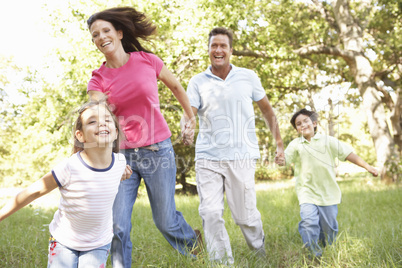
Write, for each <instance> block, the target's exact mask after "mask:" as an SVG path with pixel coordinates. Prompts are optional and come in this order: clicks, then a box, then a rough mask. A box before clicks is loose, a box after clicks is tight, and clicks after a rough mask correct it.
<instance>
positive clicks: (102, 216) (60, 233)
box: [0, 102, 131, 268]
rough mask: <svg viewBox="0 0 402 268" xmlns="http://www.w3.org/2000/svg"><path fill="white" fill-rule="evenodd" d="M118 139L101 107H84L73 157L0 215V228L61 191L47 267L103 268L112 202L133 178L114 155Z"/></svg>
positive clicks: (113, 121) (110, 117) (115, 123)
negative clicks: (18, 213)
mask: <svg viewBox="0 0 402 268" xmlns="http://www.w3.org/2000/svg"><path fill="white" fill-rule="evenodd" d="M119 133H120V132H119V125H118V121H117V119H116V117H115V116H114V115H113V113H111V111H110V110H109V108H108V107H107V105H106V104H105V103H104V102H89V103H87V104H85V105H83V106H82V107H81V108H80V110H79V116H78V118H77V120H76V122H75V127H74V137H75V138H74V149H73V154H72V155H71V156H70V157H69V158H68V159H65V160H64V161H63V162H61V163H60V164H58V165H57V166H56V167H55V168H54V169H53V170H52V171H51V172H49V173H47V174H46V175H45V176H43V177H42V178H41V179H40V180H39V181H37V182H35V183H33V184H32V185H31V186H29V187H28V188H26V189H25V190H23V191H22V192H20V193H19V194H18V195H17V196H15V197H14V198H13V199H12V200H10V201H9V202H8V203H7V204H6V205H5V206H4V207H3V208H2V209H1V210H0V222H1V221H2V220H4V219H5V218H7V217H8V216H10V215H11V214H13V213H14V212H16V211H18V210H19V209H21V208H23V207H24V206H26V205H28V204H29V203H31V202H32V201H33V200H35V199H36V198H38V197H41V196H42V195H45V194H47V193H49V192H50V191H52V190H53V189H55V188H57V187H59V190H60V193H61V198H60V204H59V207H58V210H57V211H56V213H55V214H54V217H53V220H52V222H51V223H50V225H49V230H50V233H51V239H50V245H49V256H48V267H85V268H87V267H97V268H98V267H106V261H107V258H108V255H109V249H110V243H111V241H112V237H113V227H112V222H113V221H112V206H113V201H114V199H115V196H116V193H117V190H118V186H119V183H120V179H126V178H128V177H130V175H131V170H130V168H129V166H126V159H125V157H124V155H122V154H119V153H118V152H119ZM125 170H126V172H125Z"/></svg>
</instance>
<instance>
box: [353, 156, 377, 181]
mask: <svg viewBox="0 0 402 268" xmlns="http://www.w3.org/2000/svg"><path fill="white" fill-rule="evenodd" d="M346 160H348V161H350V162H352V163H353V164H355V165H358V166H360V167H362V168H365V169H366V170H367V171H368V172H370V173H371V174H373V176H375V177H377V176H378V171H377V170H376V169H375V168H373V167H372V166H370V165H369V164H367V163H366V161H364V160H363V159H361V157H360V156H358V155H357V154H355V153H350V154H349V155H348V156H347V157H346Z"/></svg>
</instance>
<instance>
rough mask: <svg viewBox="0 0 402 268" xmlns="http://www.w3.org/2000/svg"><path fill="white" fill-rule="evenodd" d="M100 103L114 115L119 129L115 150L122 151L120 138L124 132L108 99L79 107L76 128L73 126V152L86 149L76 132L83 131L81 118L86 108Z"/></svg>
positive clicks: (114, 144)
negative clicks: (108, 103)
mask: <svg viewBox="0 0 402 268" xmlns="http://www.w3.org/2000/svg"><path fill="white" fill-rule="evenodd" d="M98 105H103V106H105V108H106V110H107V111H109V113H110V114H111V115H112V118H113V122H114V124H115V126H116V129H117V139H116V140H115V141H114V142H113V152H114V153H118V152H119V151H120V140H121V138H122V137H121V133H122V132H121V131H120V124H119V121H118V120H117V117H116V116H115V115H114V114H113V112H112V111H111V109H110V107H109V106H108V105H107V102H106V100H100V101H89V102H87V103H85V104H84V105H82V106H81V107H80V108H79V109H78V117H77V119H76V120H75V123H74V128H73V137H74V147H73V150H72V154H75V153H77V152H80V151H82V150H84V144H83V143H82V142H80V141H79V140H78V139H77V137H76V136H75V132H76V131H77V130H80V131H82V118H81V115H82V113H83V112H85V111H86V110H88V109H89V108H92V107H94V106H98Z"/></svg>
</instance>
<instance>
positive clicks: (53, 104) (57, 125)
mask: <svg viewBox="0 0 402 268" xmlns="http://www.w3.org/2000/svg"><path fill="white" fill-rule="evenodd" d="M318 2H320V3H321V4H322V5H324V7H325V8H326V11H327V12H328V14H330V15H333V11H332V7H331V6H330V5H329V4H328V3H327V1H318ZM113 6H133V7H135V8H137V9H138V10H141V11H144V12H145V13H146V14H147V15H148V16H149V17H150V18H151V19H152V20H153V21H154V23H155V24H156V25H157V26H158V33H157V35H156V36H155V38H154V39H153V40H152V42H150V43H148V44H147V47H148V48H149V49H151V50H152V51H153V52H154V53H155V54H156V55H158V56H159V57H161V58H162V59H163V61H164V63H165V64H166V66H167V67H168V68H169V69H170V70H172V72H173V73H174V74H175V76H176V77H177V78H178V80H179V81H180V82H181V83H182V85H183V86H184V88H186V86H187V84H188V82H189V80H190V78H191V77H192V76H193V75H195V74H197V73H199V72H201V71H204V70H205V69H206V68H207V66H208V65H209V59H208V54H207V44H208V40H207V38H208V33H209V31H210V30H211V29H212V28H213V27H215V26H225V27H228V28H231V29H232V30H233V31H234V51H235V52H234V55H233V56H232V62H233V64H235V65H237V66H241V67H246V68H250V69H252V70H254V71H255V72H256V73H257V74H258V76H259V77H260V78H261V82H262V84H263V86H264V88H265V89H266V93H267V95H268V97H269V100H270V102H271V104H272V105H273V107H274V108H275V110H276V115H277V117H278V121H279V124H280V128H281V134H282V138H283V140H284V144H285V145H286V144H288V143H289V142H290V141H291V140H292V139H293V138H294V137H295V136H296V135H297V133H296V132H295V131H294V130H293V129H292V127H291V126H290V124H289V119H290V117H291V115H292V113H293V112H294V111H295V110H298V109H300V108H302V107H306V106H310V107H312V108H314V107H315V103H314V101H313V97H314V95H315V94H316V93H317V92H319V91H320V90H321V89H323V88H324V87H326V86H330V85H333V84H335V85H344V84H345V83H347V82H350V81H352V78H351V77H350V74H349V69H348V67H347V66H346V63H345V62H344V61H342V60H339V59H328V58H326V57H324V56H310V57H305V58H301V57H298V56H297V55H296V53H295V52H294V51H295V50H296V49H299V48H300V47H302V46H304V45H306V44H317V45H318V44H325V45H327V46H339V45H340V40H339V36H338V32H337V30H336V27H332V26H331V25H330V23H329V22H328V21H327V20H326V19H325V18H324V17H323V16H322V14H321V13H320V12H319V10H318V9H317V8H316V7H314V5H312V4H311V3H307V2H306V1H287V0H281V1H233V0H224V1H215V0H192V1H176V0H173V1H166V0H152V1H144V0H140V1H133V0H110V1H107V2H105V1H90V2H88V1H79V0H77V1H65V2H63V3H60V4H59V5H51V4H50V3H49V5H46V6H45V7H44V8H45V9H46V10H47V11H48V14H49V16H48V17H47V18H43V19H44V20H46V21H47V22H48V24H49V25H51V26H52V34H53V35H54V37H55V38H56V39H57V40H58V41H59V42H58V43H57V44H58V45H57V46H56V47H55V48H54V50H53V51H51V52H50V53H49V54H51V55H52V60H46V59H44V61H43V65H44V66H43V69H42V70H40V71H33V70H28V71H27V70H22V69H21V68H18V67H14V69H13V71H14V72H15V73H21V74H22V75H23V76H24V77H25V79H24V80H23V81H22V82H21V84H20V85H18V86H16V87H15V90H16V91H19V92H21V93H22V94H24V95H25V96H26V97H27V99H28V102H27V103H26V104H23V105H21V106H18V107H17V106H12V104H10V103H9V102H8V98H7V96H5V95H4V92H3V91H0V93H1V94H0V96H1V97H0V103H1V107H2V108H1V109H0V113H1V114H2V116H4V117H2V118H1V119H0V120H1V121H0V124H1V127H2V129H3V131H2V135H0V152H1V154H0V175H1V177H2V178H7V183H8V184H26V183H28V182H29V181H32V180H36V179H38V178H39V177H40V176H41V175H43V174H44V173H46V172H48V171H49V170H50V169H51V167H52V165H53V164H54V163H56V162H58V161H59V160H60V159H61V158H63V157H66V156H68V155H69V152H70V148H71V147H70V146H71V142H70V139H71V124H70V122H71V117H73V111H74V109H75V108H76V107H78V106H80V104H82V103H83V102H85V101H86V100H87V95H86V86H87V82H88V80H89V79H90V77H91V72H92V70H94V69H95V68H98V67H99V66H100V64H101V63H102V62H103V60H104V59H103V56H102V55H101V53H100V52H98V51H97V49H96V47H95V46H94V45H93V44H92V42H91V38H90V35H89V32H88V29H87V25H86V20H87V18H88V17H89V16H90V15H91V14H93V13H94V12H96V11H99V10H102V9H104V8H108V7H113ZM400 6H401V2H400V1H385V0H380V1H374V4H373V5H372V6H370V7H369V8H366V6H362V5H358V2H355V1H351V7H352V8H353V10H354V12H355V14H356V19H360V20H361V21H364V22H367V28H366V29H367V35H366V36H365V38H366V39H365V40H364V44H365V45H366V53H367V55H368V56H369V57H370V60H371V61H372V64H373V67H374V69H375V71H381V70H389V72H385V73H386V75H387V76H388V77H389V78H390V79H394V80H395V78H396V77H398V75H399V77H400V70H399V69H398V68H396V66H397V64H398V61H397V59H400V58H401V54H400V53H401V51H402V49H401V44H402V42H401V41H402V40H401V38H402V34H401V21H402V20H401V19H400V18H401V12H400ZM240 52H254V53H255V55H256V56H245V55H241V54H238V53H240ZM372 55H374V56H375V57H374V56H373V57H372ZM55 58H56V60H55ZM9 63H10V60H9V59H7V60H4V61H3V60H2V63H0V69H1V70H2V71H3V70H5V69H6V68H9V67H10V64H9ZM47 73H51V74H54V76H55V78H53V79H51V80H49V79H48V78H47V77H46V74H47ZM4 74H5V72H0V88H3V87H4V85H6V84H8V83H10V81H8V80H9V77H7V75H4ZM400 81H401V80H400V79H399V80H397V82H398V85H399V87H400ZM2 85H3V86H2ZM387 90H389V91H390V92H393V91H394V90H393V88H387ZM355 92H356V91H355V90H353V86H352V88H351V89H350V90H349V91H348V92H347V94H346V96H345V99H344V101H343V103H342V106H343V107H346V108H348V107H352V108H353V109H352V111H355V110H356V109H359V104H360V102H361V97H360V96H359V95H358V94H356V93H355ZM159 94H160V102H161V109H162V110H163V113H164V116H165V118H166V120H167V122H168V124H169V127H170V129H171V131H172V135H173V136H172V140H173V141H178V140H179V136H180V134H179V133H180V130H179V120H180V117H181V115H182V109H181V107H180V105H179V103H178V101H177V100H176V99H175V98H174V96H173V95H172V93H171V92H170V90H168V89H167V88H166V87H165V86H164V85H163V84H162V83H160V84H159ZM3 107H9V108H7V109H4V108H3ZM352 113H353V112H352ZM320 115H321V120H322V124H323V129H324V130H325V129H326V126H327V124H326V122H327V118H328V112H327V111H325V112H322V113H321V114H320ZM256 117H257V121H256V128H257V135H258V138H259V141H260V145H261V152H262V154H263V153H264V152H263V150H267V151H269V153H270V157H271V158H272V156H273V154H274V152H275V149H276V146H275V141H274V140H273V138H272V135H271V134H270V132H269V131H268V130H267V127H266V126H265V122H264V120H262V116H261V113H260V112H259V110H258V108H257V107H256ZM338 123H339V124H340V126H341V129H342V130H344V131H341V132H342V133H337V134H338V135H340V137H341V139H343V138H345V139H346V141H349V142H351V143H356V146H354V147H355V148H357V150H358V152H359V153H361V154H362V156H363V158H365V159H366V160H367V161H368V162H370V163H374V162H375V159H374V155H375V154H374V153H373V145H372V143H371V139H370V138H369V137H368V135H367V133H368V131H367V129H366V128H364V127H363V128H360V129H358V130H353V131H352V130H351V128H352V126H354V125H356V124H355V122H353V124H349V123H348V120H347V119H345V120H339V122H338ZM357 125H359V126H360V125H361V120H360V121H359V123H358V124H357ZM348 135H349V136H348ZM350 135H352V136H350ZM361 137H365V139H366V141H367V142H362V139H361ZM356 138H358V140H355V139H356ZM174 148H175V151H176V154H177V156H178V161H177V162H178V173H177V174H178V177H180V176H181V174H186V175H187V177H189V176H192V175H193V174H194V169H193V165H194V161H193V159H194V147H193V146H189V147H186V146H184V145H183V144H182V143H180V142H175V145H174ZM258 173H259V174H260V173H261V175H259V177H264V178H267V177H270V178H271V177H272V178H275V177H277V176H276V175H275V172H272V174H270V172H268V173H267V172H265V171H264V172H263V168H262V167H260V168H259V169H258ZM264 174H265V175H264ZM3 183H5V182H4V181H3Z"/></svg>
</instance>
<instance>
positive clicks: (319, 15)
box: [235, 0, 402, 179]
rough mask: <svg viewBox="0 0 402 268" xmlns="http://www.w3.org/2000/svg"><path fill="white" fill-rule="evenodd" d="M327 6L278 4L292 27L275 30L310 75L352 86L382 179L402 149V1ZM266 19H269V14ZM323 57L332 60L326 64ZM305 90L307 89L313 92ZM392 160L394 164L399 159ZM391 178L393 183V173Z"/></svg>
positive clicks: (342, 0) (248, 52)
mask: <svg viewBox="0 0 402 268" xmlns="http://www.w3.org/2000/svg"><path fill="white" fill-rule="evenodd" d="M328 2H329V1H318V0H313V1H311V2H309V3H307V2H306V1H305V3H301V2H299V3H296V4H295V5H291V6H289V1H286V0H284V1H281V4H280V5H284V6H285V5H286V7H288V8H289V10H291V12H290V13H291V14H290V15H291V16H292V17H293V20H294V23H293V25H292V26H289V25H287V24H288V23H289V20H287V19H282V20H280V23H279V25H280V26H279V28H280V29H281V31H286V32H288V33H290V34H292V35H293V36H294V39H288V43H287V44H288V45H289V46H290V47H293V49H294V50H293V51H294V52H295V53H296V54H297V55H299V56H300V57H301V58H302V59H305V60H307V62H305V64H304V66H310V67H313V68H311V69H310V68H309V69H308V70H309V72H312V73H314V72H315V71H314V68H318V69H319V70H320V71H323V72H325V73H326V74H327V75H331V74H332V75H336V76H338V78H337V80H338V81H339V82H340V81H354V84H355V86H356V87H357V88H358V89H359V92H360V96H361V98H362V103H363V107H364V110H365V111H366V115H367V121H368V125H369V130H370V134H371V136H372V138H373V141H374V145H375V148H376V152H377V164H378V165H379V166H380V168H381V170H382V177H383V178H385V177H387V174H386V171H387V170H388V169H389V166H390V165H392V164H391V162H393V161H394V160H393V159H394V158H395V157H396V158H397V157H398V153H397V148H396V147H395V144H397V145H399V153H400V152H401V148H402V147H401V146H400V145H401V142H402V141H401V126H402V117H401V112H400V110H401V105H402V104H401V89H400V88H401V86H400V85H401V69H402V64H401V60H402V54H401V44H402V42H401V11H400V10H401V6H402V2H401V1H399V2H394V3H391V2H389V1H376V2H373V1H348V0H338V1H331V2H330V3H328ZM278 10H281V9H278ZM271 11H272V9H271ZM269 15H270V16H272V13H269ZM266 16H268V13H267V14H266ZM274 16H275V15H274ZM301 25H302V26H301ZM385 33H386V36H385ZM258 34H260V35H261V34H262V33H261V32H258V33H254V34H252V36H255V35H258ZM248 40H250V39H248ZM253 40H254V42H256V40H258V39H257V37H254V38H253ZM250 43H251V42H250ZM290 54H291V53H290ZM370 54H371V55H372V54H374V55H375V56H376V57H375V59H374V60H371V59H370V58H369V56H368V55H370ZM235 55H239V56H247V57H256V58H267V55H269V53H267V52H264V51H261V50H259V51H258V50H253V49H250V48H249V47H248V46H245V49H243V50H241V51H237V52H236V53H235ZM327 56H329V57H332V58H333V59H330V61H328V58H326V57H327ZM339 58H340V59H342V60H343V62H342V61H339V60H338V59H339ZM301 73H303V72H301ZM309 76H310V77H311V75H309ZM379 79H380V81H377V80H379ZM302 84H304V83H302ZM308 88H309V89H310V90H311V87H308ZM392 93H394V94H395V95H396V98H395V99H393V98H392V97H391V94H392ZM386 110H388V111H389V112H390V115H391V116H390V119H391V122H392V127H393V132H394V135H393V136H392V135H391V132H390V129H389V126H388V124H387V114H386ZM396 161H397V163H398V161H399V160H396ZM389 175H390V174H388V176H389ZM393 176H394V179H395V178H396V177H395V176H397V174H394V175H393Z"/></svg>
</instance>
